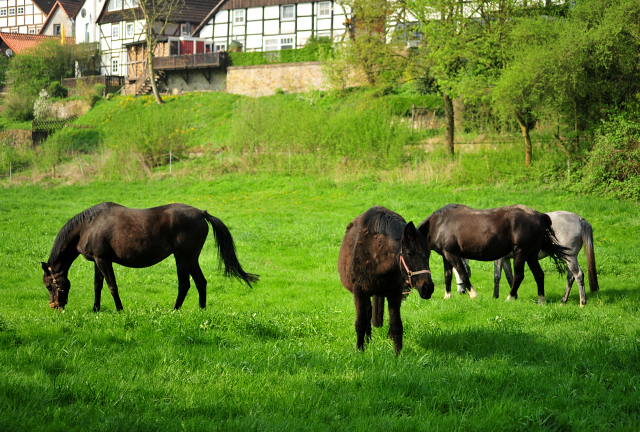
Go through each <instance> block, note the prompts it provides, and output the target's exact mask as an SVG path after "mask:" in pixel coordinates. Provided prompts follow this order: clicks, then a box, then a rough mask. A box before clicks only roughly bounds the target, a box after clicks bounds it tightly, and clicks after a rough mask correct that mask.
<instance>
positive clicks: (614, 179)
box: [578, 106, 640, 201]
mask: <svg viewBox="0 0 640 432" xmlns="http://www.w3.org/2000/svg"><path fill="white" fill-rule="evenodd" d="M583 173H584V175H583V178H582V183H581V184H579V186H578V187H579V189H582V190H583V191H585V192H588V193H593V194H597V195H601V196H610V197H612V198H623V199H632V200H635V201H639V200H640V110H639V109H638V108H637V106H636V107H635V108H631V109H629V110H628V111H627V112H623V113H620V114H617V115H614V116H612V118H611V119H610V120H608V121H606V122H604V123H603V124H602V125H601V126H600V128H599V129H598V131H597V134H596V139H595V145H594V147H593V149H592V151H591V152H590V153H589V156H588V161H587V163H586V164H585V166H584V169H583Z"/></svg>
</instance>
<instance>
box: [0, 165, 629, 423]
mask: <svg viewBox="0 0 640 432" xmlns="http://www.w3.org/2000/svg"><path fill="white" fill-rule="evenodd" d="M102 201H115V202H118V203H120V204H123V205H126V206H129V207H138V208H140V207H151V206H156V205H162V204H167V203H171V202H183V203H187V204H190V205H193V206H196V207H199V208H202V209H208V210H209V212H210V213H211V214H213V215H215V216H217V217H219V218H221V219H222V220H223V221H224V222H225V223H226V224H227V225H228V226H229V228H230V229H231V232H232V234H233V236H234V238H235V240H236V245H237V248H238V255H239V258H240V261H241V262H242V264H243V266H244V268H245V269H246V270H247V271H251V272H256V273H259V274H260V275H261V281H260V282H259V283H258V284H257V285H256V286H255V287H254V288H253V289H249V288H247V287H246V286H244V285H241V284H240V283H238V282H235V281H229V280H225V279H223V278H222V277H221V276H220V274H219V272H218V271H217V255H216V253H215V246H214V242H213V239H212V236H210V237H209V240H208V241H207V243H206V245H205V248H204V250H203V253H202V255H201V259H200V262H201V266H202V269H203V272H204V274H205V276H206V277H207V279H208V282H209V285H208V306H207V309H206V310H200V309H199V308H198V306H197V293H196V291H195V287H193V286H192V291H191V292H190V293H189V295H188V296H187V299H186V301H185V305H184V307H183V309H182V310H180V311H178V312H174V311H172V309H171V308H172V305H173V302H174V301H175V297H176V295H177V276H176V273H175V264H174V262H173V259H172V258H169V259H167V260H166V261H164V262H162V263H160V264H159V265H157V266H155V267H151V268H147V269H128V268H123V267H116V269H115V270H116V277H117V278H118V283H119V287H120V295H121V298H122V301H123V304H124V308H125V310H124V311H123V312H121V313H116V312H115V307H114V304H113V299H112V298H111V295H110V294H109V292H108V290H107V289H106V287H105V289H104V290H103V294H102V295H103V300H102V304H103V310H102V312H100V313H93V312H91V308H92V306H93V289H92V287H93V280H92V278H93V265H92V263H89V262H87V261H85V260H83V259H82V258H79V259H78V260H77V261H76V263H75V264H74V265H73V266H72V268H71V272H70V275H69V279H70V280H71V284H72V286H71V291H70V295H69V304H68V306H67V309H66V311H65V312H63V313H60V312H56V311H53V310H51V309H50V308H49V307H48V295H47V293H46V290H45V288H44V286H43V285H42V270H41V268H40V261H46V260H47V258H48V256H49V252H50V249H51V246H52V244H53V240H54V238H55V236H56V234H57V233H58V231H59V230H60V228H61V227H62V226H63V225H64V223H65V222H66V221H67V220H68V219H70V218H71V217H72V216H74V215H75V214H77V213H79V212H81V211H82V210H84V209H86V208H88V207H90V206H92V205H94V204H96V203H99V202H102ZM0 202H1V204H2V205H0V233H1V235H0V298H1V299H2V302H0V412H1V413H2V415H0V430H3V431H14V430H20V431H22V430H29V431H32V430H47V431H49V430H50V431H58V430H59V431H65V432H66V431H73V430H83V431H85V430H88V431H101V430H109V431H117V430H121V431H156V430H169V431H182V430H185V431H194V430H207V431H211V430H224V431H228V430H232V431H233V430H239V431H243V432H246V431H249V430H260V431H263V430H274V431H282V430H300V431H303V430H304V431H317V430H356V431H372V430H380V431H395V430H398V431H405V430H464V431H486V430H504V431H530V430H534V431H536V430H539V431H583V430H587V431H588V430H594V431H595V430H598V431H599V430H628V431H637V430H639V429H640V392H639V389H640V374H639V373H638V371H639V370H640V349H639V346H640V291H639V288H640V286H639V283H638V280H639V276H640V262H639V260H640V248H639V244H638V243H639V242H640V212H639V208H638V205H636V204H633V203H628V202H616V201H612V200H607V199H601V198H598V197H582V196H578V197H577V196H574V195H570V194H566V193H564V192H561V191H558V190H552V189H545V188H540V189H529V190H525V189H523V188H518V189H506V188H502V189H500V188H459V189H453V188H436V189H434V188H431V187H427V186H420V185H411V184H394V183H383V182H374V181H366V180H362V181H360V182H357V183H355V182H353V183H349V182H345V183H339V184H336V183H335V182H332V181H329V180H321V179H314V178H305V177H286V176H279V177H266V176H260V175H226V176H222V177H219V178H216V179H214V180H209V181H195V180H189V179H179V180H174V179H165V180H161V181H153V180H151V181H144V182H131V183H126V184H121V183H104V184H102V183H93V184H87V185H75V186H59V187H55V188H52V187H43V186H18V187H8V188H3V189H2V190H1V191H0ZM451 202H458V203H463V204H467V205H470V206H474V207H480V208H488V207H495V206H501V205H510V204H516V203H521V204H525V205H529V206H531V207H534V208H536V209H538V210H540V211H552V210H559V209H562V210H568V211H572V212H576V213H578V214H580V215H582V216H583V217H585V218H587V219H588V220H589V221H590V222H591V223H592V224H593V227H594V235H595V243H596V244H595V253H596V260H597V264H598V270H599V277H600V285H601V291H600V292H598V293H595V294H590V293H588V294H587V300H588V305H587V306H586V307H585V308H580V307H579V299H578V292H577V287H574V290H573V292H572V294H571V296H570V299H569V302H568V303H567V304H566V305H562V304H561V303H560V299H561V297H562V294H563V292H564V284H565V282H564V278H562V277H560V276H558V275H557V274H552V273H551V271H552V266H551V263H550V262H546V261H544V262H543V269H544V270H545V272H546V274H547V277H546V292H547V304H546V305H542V306H539V305H537V304H536V301H537V291H536V288H535V283H534V281H533V277H532V276H531V274H530V273H529V272H528V270H527V273H526V275H525V281H524V283H523V285H522V286H521V288H520V291H519V300H517V301H515V302H509V303H507V302H505V301H504V299H505V298H506V293H507V288H506V281H504V278H503V289H502V292H501V298H500V299H498V300H495V299H493V298H492V296H491V294H492V290H493V275H492V268H493V264H492V263H474V262H472V270H473V275H472V279H471V280H472V283H474V286H475V287H476V289H477V291H478V293H479V297H478V298H477V299H475V300H471V299H469V298H468V296H458V295H454V298H452V299H451V300H448V301H445V300H444V299H443V295H444V286H443V283H444V276H443V267H442V260H441V258H440V257H439V256H438V255H435V254H434V255H432V258H431V270H432V271H433V273H434V282H435V284H436V292H435V294H434V296H433V298H432V299H431V300H427V301H425V300H422V299H420V297H419V296H418V295H417V294H413V295H411V296H409V298H408V299H407V301H406V302H405V303H404V304H403V306H402V316H403V322H404V330H405V334H404V348H403V351H402V353H401V354H400V356H399V357H397V358H396V357H395V356H394V354H393V345H392V343H391V341H390V340H388V339H387V338H386V333H387V331H388V326H386V325H385V327H383V328H382V329H374V331H373V338H372V341H371V343H370V344H369V345H368V346H367V347H366V351H365V352H364V353H362V352H358V351H356V349H355V343H356V335H355V331H354V325H353V323H354V319H355V308H354V306H353V300H352V296H351V294H350V293H349V292H348V291H347V290H345V289H344V288H343V287H342V285H341V284H340V281H339V277H338V273H337V270H336V262H337V256H338V249H339V247H340V244H341V241H342V236H343V234H344V230H345V227H346V225H347V224H348V223H349V222H350V221H351V220H352V219H353V218H354V217H355V216H357V215H358V214H360V213H362V212H363V211H365V210H366V209H368V208H369V207H370V206H372V205H376V204H380V205H384V206H386V207H388V208H390V209H392V210H394V211H397V212H399V213H400V214H402V215H403V216H404V217H405V218H406V219H407V220H413V221H415V222H416V223H418V222H420V221H421V220H423V219H424V218H425V217H427V216H428V215H429V214H430V213H431V212H432V211H434V210H436V209H438V208H440V207H442V206H444V205H446V204H448V203H451ZM580 262H581V265H582V266H583V268H586V265H585V264H584V256H583V254H582V253H581V255H580ZM385 321H387V317H386V316H385ZM385 324H387V322H386V323H385Z"/></svg>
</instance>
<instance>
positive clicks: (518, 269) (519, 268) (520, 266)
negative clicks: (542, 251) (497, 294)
mask: <svg viewBox="0 0 640 432" xmlns="http://www.w3.org/2000/svg"><path fill="white" fill-rule="evenodd" d="M536 258H537V257H536ZM525 262H526V260H525V259H524V257H522V256H521V255H516V254H515V253H514V258H513V271H514V273H513V283H512V284H511V291H510V292H509V296H508V297H507V301H509V300H516V299H517V298H518V288H520V284H521V283H522V280H523V279H524V263H525Z"/></svg>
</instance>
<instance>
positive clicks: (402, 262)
mask: <svg viewBox="0 0 640 432" xmlns="http://www.w3.org/2000/svg"><path fill="white" fill-rule="evenodd" d="M400 263H401V264H402V266H403V267H404V269H405V270H406V271H407V276H408V277H409V279H408V280H407V283H408V284H409V290H408V291H403V292H402V294H409V293H410V292H411V290H413V282H412V281H411V276H413V275H418V274H423V273H428V274H431V270H418V271H415V272H412V271H411V270H409V267H408V266H407V263H406V262H405V260H404V257H403V256H402V250H400Z"/></svg>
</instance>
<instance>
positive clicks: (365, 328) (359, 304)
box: [353, 288, 371, 351]
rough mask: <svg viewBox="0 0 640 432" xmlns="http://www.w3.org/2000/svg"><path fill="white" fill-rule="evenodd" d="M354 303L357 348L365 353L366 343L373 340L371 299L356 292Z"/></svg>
mask: <svg viewBox="0 0 640 432" xmlns="http://www.w3.org/2000/svg"><path fill="white" fill-rule="evenodd" d="M356 290H357V288H356ZM354 291H355V290H354ZM358 291H359V290H358ZM353 301H354V303H355V305H356V340H357V342H356V346H357V348H358V349H359V350H361V351H364V344H365V342H368V341H369V340H370V339H371V298H370V297H369V296H367V295H366V294H363V293H361V292H360V293H356V292H354V293H353Z"/></svg>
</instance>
